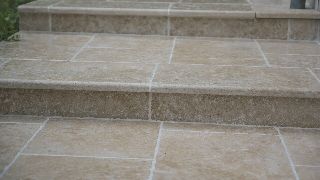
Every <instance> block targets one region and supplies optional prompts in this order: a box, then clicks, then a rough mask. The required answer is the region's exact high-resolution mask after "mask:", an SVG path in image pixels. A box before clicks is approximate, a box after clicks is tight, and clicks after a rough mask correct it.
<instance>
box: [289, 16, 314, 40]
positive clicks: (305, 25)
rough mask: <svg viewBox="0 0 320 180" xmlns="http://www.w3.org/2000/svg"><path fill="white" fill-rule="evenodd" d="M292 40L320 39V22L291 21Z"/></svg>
mask: <svg viewBox="0 0 320 180" xmlns="http://www.w3.org/2000/svg"><path fill="white" fill-rule="evenodd" d="M289 23H290V31H289V32H290V34H289V36H290V39H295V40H316V39H317V38H318V36H317V33H318V26H319V24H320V21H319V20H306V19H302V20H300V19H290V20H289Z"/></svg>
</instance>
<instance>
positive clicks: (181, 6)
mask: <svg viewBox="0 0 320 180" xmlns="http://www.w3.org/2000/svg"><path fill="white" fill-rule="evenodd" d="M171 9H173V10H200V11H201V10H203V11H250V10H251V6H250V5H249V4H233V3H225V4H224V3H219V4H215V3H212V4H211V3H205V4H203V3H175V4H173V5H172V6H171Z"/></svg>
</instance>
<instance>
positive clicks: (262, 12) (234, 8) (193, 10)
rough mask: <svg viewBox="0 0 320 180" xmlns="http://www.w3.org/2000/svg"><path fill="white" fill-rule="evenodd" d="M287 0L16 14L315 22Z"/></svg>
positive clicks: (121, 4)
mask: <svg viewBox="0 0 320 180" xmlns="http://www.w3.org/2000/svg"><path fill="white" fill-rule="evenodd" d="M289 5H290V1H288V0H282V1H261V0H252V1H251V3H249V2H248V1H235V0H217V1H207V0H182V1H177V0H136V1H128V0H123V1H112V0H110V1H105V0H94V1H83V0H64V1H61V0H43V1H35V2H31V3H28V4H25V5H22V6H20V7H19V11H20V12H50V13H63V14H97V15H98V14H104V15H139V16H174V17H175V16H178V17H212V18H247V19H253V18H310V19H319V18H320V12H318V11H315V10H311V9H304V10H293V9H290V8H289Z"/></svg>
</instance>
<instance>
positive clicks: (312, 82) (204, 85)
mask: <svg viewBox="0 0 320 180" xmlns="http://www.w3.org/2000/svg"><path fill="white" fill-rule="evenodd" d="M219 88H223V89H220V90H221V91H220V90H219ZM243 90H246V94H244V93H245V91H243ZM248 90H249V91H248ZM319 90H320V85H319V83H318V82H317V80H316V79H315V78H314V77H313V76H312V75H311V74H310V72H309V71H308V70H306V69H300V68H265V67H244V66H207V65H181V64H179V65H178V64H175V65H173V64H171V65H160V66H159V68H158V71H157V73H156V75H155V78H154V80H153V91H154V92H189V93H204V92H205V93H213V92H214V93H215V94H217V93H218V94H223V95H231V94H233V95H258V94H259V95H264V96H269V95H271V96H289V95H290V96H302V97H306V96H308V95H311V94H313V95H315V96H317V95H318V93H317V92H319ZM309 93H311V94H309Z"/></svg>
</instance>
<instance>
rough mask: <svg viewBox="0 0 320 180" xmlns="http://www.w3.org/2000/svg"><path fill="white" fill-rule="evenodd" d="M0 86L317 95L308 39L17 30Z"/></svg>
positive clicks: (318, 74)
mask: <svg viewBox="0 0 320 180" xmlns="http://www.w3.org/2000/svg"><path fill="white" fill-rule="evenodd" d="M20 34H21V40H20V41H17V42H1V43H0V59H1V61H0V62H2V66H1V71H0V87H2V88H27V89H30V88H33V89H68V90H69V89H72V90H97V91H129V92H160V93H191V94H217V95H244V96H280V97H302V98H319V97H320V81H319V78H320V53H319V52H320V51H319V50H320V46H319V45H318V44H317V43H316V42H311V41H281V40H251V39H227V38H194V37H166V36H138V35H110V34H76V33H38V32H28V33H27V32H21V33H20Z"/></svg>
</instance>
